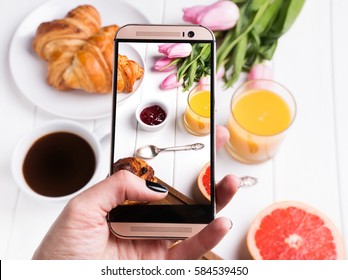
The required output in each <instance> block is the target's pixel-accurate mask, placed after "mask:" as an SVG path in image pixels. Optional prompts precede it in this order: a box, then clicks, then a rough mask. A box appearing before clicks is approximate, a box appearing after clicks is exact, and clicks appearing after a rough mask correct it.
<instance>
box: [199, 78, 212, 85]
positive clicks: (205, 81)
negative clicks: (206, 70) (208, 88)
mask: <svg viewBox="0 0 348 280" xmlns="http://www.w3.org/2000/svg"><path fill="white" fill-rule="evenodd" d="M198 85H210V76H204V77H201V78H200V79H199V82H198Z"/></svg>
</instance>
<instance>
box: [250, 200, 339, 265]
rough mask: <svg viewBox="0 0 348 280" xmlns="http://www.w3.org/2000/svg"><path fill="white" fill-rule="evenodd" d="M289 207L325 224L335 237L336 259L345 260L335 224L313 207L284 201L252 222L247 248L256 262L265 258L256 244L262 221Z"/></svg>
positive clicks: (266, 210) (270, 206)
mask: <svg viewBox="0 0 348 280" xmlns="http://www.w3.org/2000/svg"><path fill="white" fill-rule="evenodd" d="M288 207H295V208H299V209H302V210H304V211H306V212H307V213H310V214H314V215H316V216H318V217H319V218H320V219H321V220H322V221H323V222H324V225H325V226H326V227H327V228H328V229H329V230H330V231H331V234H332V237H333V243H334V244H335V245H336V254H337V256H336V259H337V260H340V259H345V249H344V242H343V239H342V236H341V233H340V232H339V230H338V229H337V227H336V226H335V225H334V224H333V222H332V221H331V220H330V219H329V218H328V217H327V216H326V215H324V214H323V213H321V212H320V211H318V210H317V209H315V208H313V207H312V206H309V205H307V204H305V203H302V202H298V201H282V202H277V203H274V204H271V205H269V206H268V207H266V208H265V209H263V210H262V211H261V212H260V213H259V214H258V215H257V216H256V218H255V219H254V221H253V222H252V224H251V226H250V228H249V231H248V234H247V247H248V250H249V252H250V254H251V256H252V257H253V259H255V260H262V259H263V257H262V255H261V253H260V250H259V248H258V247H257V246H256V242H255V235H256V232H257V230H258V229H259V226H260V224H261V221H262V220H263V218H264V217H265V216H268V215H270V214H271V213H272V212H273V211H274V210H276V209H286V208H288Z"/></svg>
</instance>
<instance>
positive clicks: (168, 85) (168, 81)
mask: <svg viewBox="0 0 348 280" xmlns="http://www.w3.org/2000/svg"><path fill="white" fill-rule="evenodd" d="M182 83H183V79H181V80H180V81H178V79H177V73H173V74H170V75H169V76H168V77H167V78H165V79H164V80H163V82H162V83H161V84H160V88H161V89H172V88H177V87H179V86H181V85H182Z"/></svg>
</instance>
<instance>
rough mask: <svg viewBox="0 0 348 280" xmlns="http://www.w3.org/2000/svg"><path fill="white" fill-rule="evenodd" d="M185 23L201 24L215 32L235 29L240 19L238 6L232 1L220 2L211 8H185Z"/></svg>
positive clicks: (210, 6)
mask: <svg viewBox="0 0 348 280" xmlns="http://www.w3.org/2000/svg"><path fill="white" fill-rule="evenodd" d="M183 11H184V16H183V19H184V20H185V21H188V22H191V23H194V24H201V25H204V26H206V27H208V28H210V29H211V30H213V31H216V30H227V29H230V28H232V27H234V26H235V25H236V23H237V21H238V19H239V9H238V6H237V5H236V4H235V3H233V2H232V1H228V0H223V1H218V2H216V3H214V4H212V5H209V6H205V7H202V6H193V7H191V8H185V9H184V10H183Z"/></svg>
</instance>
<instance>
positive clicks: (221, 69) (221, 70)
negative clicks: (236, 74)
mask: <svg viewBox="0 0 348 280" xmlns="http://www.w3.org/2000/svg"><path fill="white" fill-rule="evenodd" d="M224 75H225V67H224V66H223V65H222V66H220V67H219V69H218V70H217V72H216V79H218V80H220V79H222V77H223V76H224Z"/></svg>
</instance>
